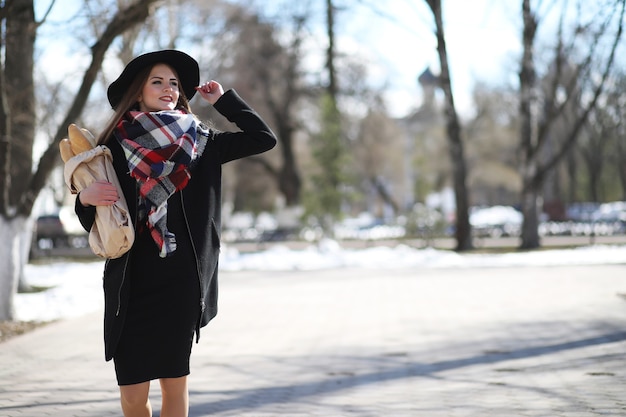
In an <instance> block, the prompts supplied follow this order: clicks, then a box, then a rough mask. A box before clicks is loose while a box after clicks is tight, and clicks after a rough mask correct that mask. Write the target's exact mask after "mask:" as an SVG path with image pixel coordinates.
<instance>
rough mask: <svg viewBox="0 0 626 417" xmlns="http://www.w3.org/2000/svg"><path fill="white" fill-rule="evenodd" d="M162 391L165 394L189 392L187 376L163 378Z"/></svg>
mask: <svg viewBox="0 0 626 417" xmlns="http://www.w3.org/2000/svg"><path fill="white" fill-rule="evenodd" d="M159 382H160V383H161V392H162V394H163V395H176V396H177V395H181V394H183V395H184V394H186V393H187V377H186V376H182V377H180V378H161V379H160V380H159Z"/></svg>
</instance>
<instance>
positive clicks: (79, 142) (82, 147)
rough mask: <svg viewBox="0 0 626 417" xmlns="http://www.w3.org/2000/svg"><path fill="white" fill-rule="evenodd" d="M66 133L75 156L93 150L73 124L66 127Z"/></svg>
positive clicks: (87, 140)
mask: <svg viewBox="0 0 626 417" xmlns="http://www.w3.org/2000/svg"><path fill="white" fill-rule="evenodd" d="M67 133H68V134H69V137H70V145H71V146H72V152H74V154H75V155H78V154H79V153H83V152H85V151H88V150H89V149H92V148H93V146H92V145H91V142H90V141H89V139H87V138H86V137H85V135H84V133H83V132H82V131H81V130H80V128H79V127H78V126H76V125H75V124H74V123H72V124H71V125H69V126H68V128H67Z"/></svg>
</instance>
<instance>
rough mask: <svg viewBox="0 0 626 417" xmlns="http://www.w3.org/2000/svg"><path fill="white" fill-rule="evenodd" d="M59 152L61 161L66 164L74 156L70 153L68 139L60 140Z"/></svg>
mask: <svg viewBox="0 0 626 417" xmlns="http://www.w3.org/2000/svg"><path fill="white" fill-rule="evenodd" d="M59 151H60V152H61V159H62V160H63V162H67V161H68V160H69V159H70V158H72V157H73V156H74V152H73V151H72V147H71V145H70V140H69V139H68V138H64V139H61V142H59Z"/></svg>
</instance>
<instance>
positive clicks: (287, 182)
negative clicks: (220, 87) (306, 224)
mask: <svg viewBox="0 0 626 417" xmlns="http://www.w3.org/2000/svg"><path fill="white" fill-rule="evenodd" d="M298 6H299V5H298V4H295V3H292V4H290V6H288V7H285V8H283V9H281V12H282V13H283V14H282V15H281V16H280V17H279V18H280V19H285V20H281V21H280V22H278V23H273V22H271V21H270V20H269V19H266V18H263V17H261V16H259V15H258V14H256V13H255V12H254V11H251V10H245V11H241V12H240V13H238V14H232V15H230V16H229V18H228V19H227V20H226V23H225V25H224V28H223V32H222V33H221V34H220V35H218V37H217V39H216V43H217V44H219V46H218V48H219V51H220V54H219V60H217V62H215V67H216V72H217V73H218V74H220V76H223V77H227V78H226V79H227V80H229V82H230V83H231V85H232V86H234V87H235V88H236V89H237V90H238V91H240V92H241V93H242V94H243V95H244V97H246V99H248V98H249V100H250V102H251V103H253V104H254V106H255V109H256V110H257V111H259V113H261V114H262V116H263V117H264V118H265V119H267V121H268V123H269V124H270V126H271V127H272V129H273V130H275V132H276V134H277V136H278V140H279V146H278V148H277V152H276V153H278V152H279V153H280V160H277V159H278V158H276V157H275V156H274V155H273V154H274V152H273V153H272V154H271V155H264V156H259V157H254V158H247V159H246V160H244V161H240V162H238V167H240V168H243V169H247V168H246V167H247V166H250V165H252V164H254V165H257V167H256V168H250V169H253V170H255V172H256V173H257V177H258V174H259V173H260V172H259V169H258V168H259V167H260V168H261V170H260V171H261V172H262V173H264V174H265V175H266V177H267V178H269V179H270V180H272V181H273V182H274V184H275V186H274V187H273V188H276V189H278V190H279V191H280V193H281V194H282V195H283V197H284V201H285V205H286V206H296V205H298V204H299V203H300V198H301V187H302V184H301V182H302V181H301V173H300V167H299V164H298V159H297V149H296V140H297V135H298V132H299V131H300V130H301V129H302V123H301V121H300V118H301V117H302V114H301V109H302V101H303V99H304V98H305V97H306V96H307V95H309V94H310V93H309V92H307V87H306V85H305V84H304V82H303V72H302V69H301V68H300V66H301V64H302V61H303V60H304V58H303V51H302V43H303V37H304V35H305V32H304V29H305V25H306V23H307V13H306V9H304V10H301V7H300V8H299V7H298ZM300 6H302V5H300ZM285 27H286V28H285ZM283 29H285V30H284V31H283ZM243 182H248V181H247V180H246V181H243ZM240 185H241V187H238V190H240V191H241V192H242V193H245V192H246V187H245V184H244V183H242V184H240ZM265 188H267V186H266V187H265Z"/></svg>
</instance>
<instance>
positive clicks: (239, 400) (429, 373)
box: [157, 331, 626, 417]
mask: <svg viewBox="0 0 626 417" xmlns="http://www.w3.org/2000/svg"><path fill="white" fill-rule="evenodd" d="M622 341H626V331H617V332H611V333H606V334H603V335H600V336H595V337H589V338H584V339H579V340H573V341H568V342H562V343H555V344H546V345H542V346H534V347H524V348H521V349H517V350H510V351H485V352H484V353H483V354H480V355H474V356H470V357H467V358H459V359H451V360H442V361H437V362H432V363H418V362H412V361H410V360H407V357H408V354H405V353H403V352H397V353H395V354H394V353H391V354H388V355H382V356H378V357H376V358H371V357H370V358H369V359H368V360H369V361H370V363H371V362H372V361H373V362H376V369H378V370H376V371H370V372H366V373H361V374H359V373H358V370H357V371H355V372H345V371H341V372H332V370H328V372H326V373H325V375H327V376H329V377H330V378H327V379H324V380H315V381H310V382H305V383H299V384H290V385H282V386H274V387H266V388H255V389H246V390H238V391H224V392H215V393H209V392H203V391H200V390H195V391H192V392H191V393H190V395H191V398H192V401H191V403H192V404H191V407H190V415H205V414H203V413H207V412H215V413H217V412H228V411H234V410H245V409H250V408H256V407H259V406H263V405H267V404H272V403H282V402H286V401H289V400H293V399H298V398H306V397H309V396H313V395H319V394H325V393H332V392H335V391H341V390H345V389H350V388H354V387H359V386H364V385H368V384H380V383H384V382H387V381H393V380H401V379H406V378H414V377H430V378H434V377H435V376H434V374H435V373H438V372H443V371H448V370H453V369H460V368H465V367H469V366H474V365H488V364H497V363H500V362H504V361H508V360H516V359H524V358H532V357H539V356H542V355H547V354H553V353H558V352H565V351H571V350H575V349H580V348H585V347H590V346H597V345H603V344H609V343H615V342H622ZM348 361H349V359H348ZM305 362H306V361H305ZM313 362H314V361H313ZM381 362H385V363H386V364H387V366H391V368H390V369H384V368H385V366H384V364H382V363H381ZM389 364H391V365H389ZM370 368H371V367H370ZM207 394H219V395H222V396H224V395H227V396H231V397H232V398H229V399H221V400H215V401H208V402H207V401H205V402H202V403H198V402H197V399H196V401H195V402H194V400H193V397H194V396H202V395H207ZM157 417H158V416H157Z"/></svg>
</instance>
